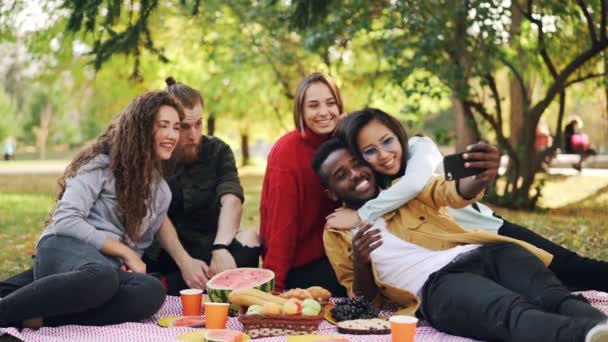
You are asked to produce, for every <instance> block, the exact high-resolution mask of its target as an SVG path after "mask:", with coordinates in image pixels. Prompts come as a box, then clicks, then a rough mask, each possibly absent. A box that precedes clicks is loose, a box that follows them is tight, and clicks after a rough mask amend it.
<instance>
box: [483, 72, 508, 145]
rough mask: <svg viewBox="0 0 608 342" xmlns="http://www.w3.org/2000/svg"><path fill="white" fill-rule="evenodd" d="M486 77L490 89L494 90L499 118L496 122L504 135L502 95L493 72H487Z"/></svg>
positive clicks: (497, 116) (493, 94) (493, 95)
mask: <svg viewBox="0 0 608 342" xmlns="http://www.w3.org/2000/svg"><path fill="white" fill-rule="evenodd" d="M485 79H486V81H488V87H490V90H491V91H492V97H493V98H494V107H495V108H496V118H497V122H496V123H497V125H498V127H499V128H500V130H501V134H502V135H504V133H503V132H502V127H503V125H502V105H501V104H500V95H499V93H498V88H497V87H496V80H495V79H494V77H493V76H492V74H486V76H485Z"/></svg>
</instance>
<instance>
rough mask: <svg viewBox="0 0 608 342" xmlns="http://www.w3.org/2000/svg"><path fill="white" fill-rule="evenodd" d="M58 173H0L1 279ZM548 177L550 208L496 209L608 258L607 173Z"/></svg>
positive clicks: (26, 240)
mask: <svg viewBox="0 0 608 342" xmlns="http://www.w3.org/2000/svg"><path fill="white" fill-rule="evenodd" d="M262 173H263V168H261V167H248V168H244V169H242V170H240V175H241V181H242V184H243V187H244V188H245V204H244V211H243V218H242V221H241V226H242V227H244V228H249V229H258V227H259V203H260V192H261V189H262V180H263V175H262ZM57 177H58V175H55V174H41V175H20V176H15V175H0V278H4V277H6V276H8V275H10V274H13V273H16V272H18V271H20V270H23V269H24V268H26V267H29V266H30V257H29V256H30V255H31V254H32V253H33V251H34V243H35V241H36V239H37V238H38V235H39V234H40V231H41V229H42V228H43V226H44V220H45V219H46V217H47V214H48V212H49V211H50V210H51V209H52V206H53V199H54V193H55V189H56V181H57ZM546 181H547V183H546V187H545V189H544V197H543V199H542V204H543V206H545V207H548V208H549V209H547V210H541V211H537V212H524V211H513V210H506V209H503V208H495V209H496V210H497V212H498V213H499V214H500V215H502V216H503V217H505V218H507V219H509V220H510V221H513V222H516V223H519V224H522V225H524V226H528V227H530V228H531V229H533V230H534V231H537V232H539V233H540V234H542V235H543V236H545V237H548V238H550V239H551V240H553V241H555V242H557V243H560V244H562V245H564V246H566V247H568V248H570V249H572V250H575V251H577V252H579V253H581V254H583V255H585V256H589V257H594V258H599V259H603V260H608V249H606V248H605V246H606V245H607V244H608V238H607V236H608V177H582V176H573V177H561V176H551V177H548V178H547V179H546ZM311 205H313V204H311Z"/></svg>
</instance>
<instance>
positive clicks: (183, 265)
mask: <svg viewBox="0 0 608 342" xmlns="http://www.w3.org/2000/svg"><path fill="white" fill-rule="evenodd" d="M156 237H157V238H158V241H159V242H160V245H161V246H162V247H163V249H164V250H165V251H167V253H169V255H170V256H171V258H173V260H174V261H175V263H176V264H177V266H178V267H179V269H180V271H181V273H182V278H184V281H185V282H186V284H188V286H189V287H191V288H197V289H205V288H206V287H207V281H208V280H209V278H210V274H211V273H210V271H209V267H208V266H207V264H206V263H205V262H204V261H202V260H198V259H194V258H192V257H191V256H190V254H188V252H186V250H185V249H184V246H182V243H181V242H180V241H179V238H178V237H177V232H176V231H175V227H174V226H173V223H171V220H169V217H168V216H167V215H165V217H164V219H163V223H162V224H161V226H160V229H159V231H158V233H157V235H156Z"/></svg>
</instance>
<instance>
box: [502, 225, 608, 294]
mask: <svg viewBox="0 0 608 342" xmlns="http://www.w3.org/2000/svg"><path fill="white" fill-rule="evenodd" d="M498 234H499V235H503V236H508V237H512V238H514V239H518V240H522V241H525V242H527V243H530V244H532V245H534V246H536V247H538V248H542V249H544V250H546V251H547V252H549V253H551V254H553V261H551V264H550V265H549V269H550V270H551V271H553V273H555V275H556V276H557V277H558V278H559V280H561V282H562V283H563V284H564V285H566V286H568V287H569V288H570V289H571V290H572V291H585V290H598V291H604V292H608V262H606V261H601V260H594V259H590V258H586V257H583V256H580V255H578V254H577V253H575V252H573V251H570V250H568V249H566V248H564V247H562V246H560V245H558V244H556V243H554V242H552V241H550V240H548V239H545V238H544V237H542V236H540V235H538V234H536V233H535V232H533V231H531V230H530V229H528V228H526V227H522V226H520V225H517V224H514V223H511V222H509V221H506V220H505V221H504V224H503V225H502V226H501V227H500V229H498Z"/></svg>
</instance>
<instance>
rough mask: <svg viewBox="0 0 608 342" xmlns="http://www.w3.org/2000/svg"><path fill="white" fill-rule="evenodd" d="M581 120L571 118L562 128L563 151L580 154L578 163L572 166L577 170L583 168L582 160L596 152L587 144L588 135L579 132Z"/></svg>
mask: <svg viewBox="0 0 608 342" xmlns="http://www.w3.org/2000/svg"><path fill="white" fill-rule="evenodd" d="M582 128H583V122H582V121H581V120H580V119H573V120H571V121H570V122H569V123H568V124H567V125H566V127H565V128H564V151H565V152H566V153H570V154H578V155H579V156H580V158H579V160H578V163H576V164H573V165H572V167H573V168H575V169H576V170H577V171H581V170H582V169H583V161H585V159H587V158H589V157H590V156H594V155H596V154H597V153H596V152H595V150H594V149H592V148H591V147H590V146H589V137H588V136H587V134H585V133H581V131H580V130H581V129H582Z"/></svg>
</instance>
